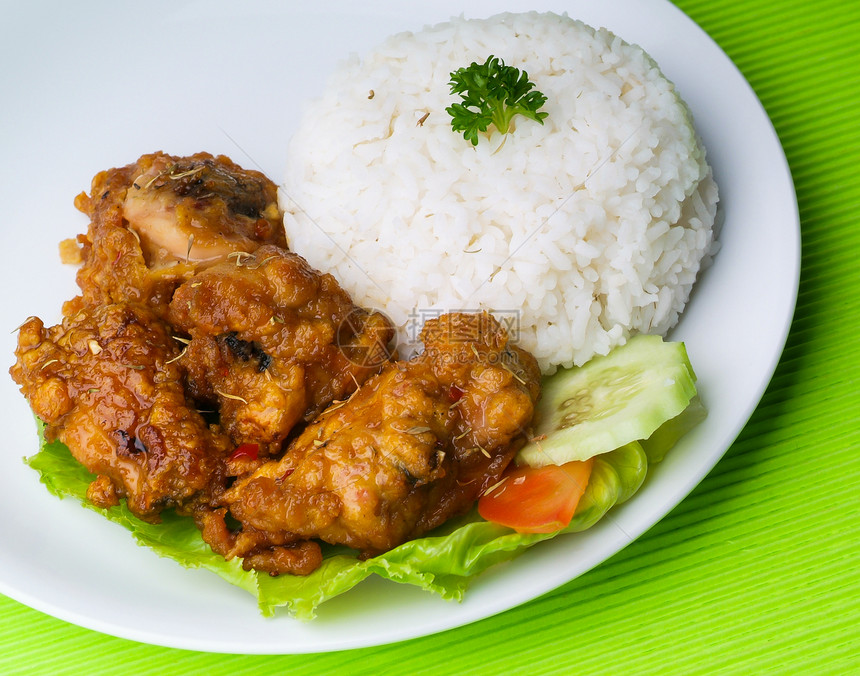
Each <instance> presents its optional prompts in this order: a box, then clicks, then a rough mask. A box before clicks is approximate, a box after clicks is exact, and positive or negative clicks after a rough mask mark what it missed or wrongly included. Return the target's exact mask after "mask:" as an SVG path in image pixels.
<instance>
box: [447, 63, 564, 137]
mask: <svg viewBox="0 0 860 676" xmlns="http://www.w3.org/2000/svg"><path fill="white" fill-rule="evenodd" d="M448 84H449V85H450V87H451V93H452V94H459V95H460V98H461V99H462V102H461V103H454V104H452V105H451V106H449V107H448V108H446V109H445V111H446V112H447V113H448V114H449V115H450V116H451V128H452V129H453V130H454V131H455V132H463V138H464V139H466V140H467V141H471V142H472V145H473V146H476V145H478V133H479V132H486V131H487V129H489V127H490V125H491V124H492V125H494V126H495V127H496V129H498V130H499V131H500V132H501V133H502V134H507V133H508V132H509V129H510V124H511V119H512V118H513V117H514V116H515V115H523V116H525V117H527V118H529V119H530V120H534V121H535V122H538V123H540V124H543V121H544V118H545V117H546V116H547V115H548V113H540V112H538V110H539V109H540V107H541V106H543V104H544V103H546V96H544V95H543V94H542V93H541V92H539V91H532V90H533V89H534V86H535V85H534V83H533V82H530V81H529V75H528V73H526V71H524V70H523V71H520V70H519V69H518V68H514V67H513V66H506V65H505V62H504V61H503V60H502V59H499V58H496V57H495V56H493V55H490V56H489V57H487V60H486V61H485V62H484V63H482V64H479V63H472V65H470V66H468V67H467V68H460V69H459V70H456V71H454V72H452V73H451V81H450V82H449V83H448Z"/></svg>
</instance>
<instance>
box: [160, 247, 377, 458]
mask: <svg viewBox="0 0 860 676" xmlns="http://www.w3.org/2000/svg"><path fill="white" fill-rule="evenodd" d="M168 318H169V320H170V322H171V324H173V326H174V327H175V328H176V329H177V330H179V331H182V332H184V333H186V334H188V335H189V336H190V338H191V340H190V342H189V344H188V347H187V350H186V352H185V354H184V355H183V357H182V359H181V360H180V363H181V364H182V365H183V366H184V368H185V369H186V371H187V374H188V384H189V387H190V389H191V392H192V393H193V395H194V396H195V397H196V398H198V399H201V400H203V401H211V402H214V403H217V406H218V410H219V412H220V415H221V424H222V426H223V427H224V429H225V430H226V431H227V432H229V433H230V435H231V436H232V438H233V441H234V442H235V443H236V444H237V445H238V444H242V443H256V444H259V445H260V447H261V450H262V451H264V452H271V453H274V452H277V451H278V450H280V444H281V442H282V441H283V440H284V439H285V438H286V437H287V435H288V434H289V433H290V431H291V430H292V429H293V427H294V426H295V425H296V424H297V423H299V422H300V421H309V420H312V419H313V418H314V417H316V415H317V414H318V413H319V412H320V411H322V409H323V408H325V407H326V406H327V405H328V404H330V403H331V402H332V401H334V400H338V399H342V398H344V397H346V396H348V395H349V394H350V393H351V392H353V391H354V390H355V389H356V387H358V386H359V384H360V383H362V382H364V381H365V380H367V378H369V377H370V376H371V375H373V374H374V373H376V372H377V371H378V370H379V368H380V366H381V365H382V362H384V361H385V360H386V359H387V357H388V353H387V351H386V346H387V345H388V343H389V341H390V340H391V338H392V336H393V329H392V327H391V324H390V322H389V321H388V320H387V319H386V318H385V317H384V316H382V315H380V314H377V313H373V314H371V313H368V312H365V311H364V310H361V309H360V308H357V307H356V306H355V305H353V303H352V300H351V299H350V297H349V295H348V294H347V293H346V292H345V291H344V290H343V289H341V288H340V286H339V285H338V284H337V282H336V281H335V280H334V278H333V277H332V276H331V275H323V274H320V273H319V272H317V271H316V270H314V269H313V268H311V267H310V266H309V265H308V264H307V263H306V262H305V260H304V259H302V258H301V257H300V256H297V255H296V254H293V253H290V252H288V251H284V250H283V249H280V248H278V247H275V246H263V247H261V248H260V249H258V250H257V251H256V252H255V253H254V254H241V255H236V256H231V260H229V261H227V262H224V263H219V264H217V265H215V266H213V267H211V268H209V269H207V270H204V271H203V272H200V273H199V274H198V275H196V276H195V277H194V278H193V279H191V280H189V281H188V282H186V283H184V284H183V285H182V286H180V287H179V289H178V290H177V291H176V294H175V296H174V298H173V301H172V302H171V304H170V309H169V312H168Z"/></svg>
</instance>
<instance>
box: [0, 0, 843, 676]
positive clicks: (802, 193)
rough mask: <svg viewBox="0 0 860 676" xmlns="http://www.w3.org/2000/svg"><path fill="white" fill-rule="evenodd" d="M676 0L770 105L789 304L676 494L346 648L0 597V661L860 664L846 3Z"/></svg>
mask: <svg viewBox="0 0 860 676" xmlns="http://www.w3.org/2000/svg"><path fill="white" fill-rule="evenodd" d="M677 4H678V5H679V6H680V7H681V8H682V9H683V10H684V11H685V12H687V13H688V14H689V15H690V16H691V17H692V18H693V19H694V20H695V21H696V22H697V23H699V24H700V25H701V26H702V27H703V28H704V29H705V30H706V31H707V32H708V33H709V34H710V35H711V36H712V37H713V38H714V39H715V40H716V41H717V42H718V43H719V44H720V46H721V47H723V49H724V50H725V51H726V52H727V53H728V54H729V56H730V57H731V58H732V60H733V61H734V62H735V63H736V64H737V65H738V66H739V68H740V69H741V71H742V72H743V73H744V75H745V76H746V77H747V79H748V80H749V81H750V83H751V84H752V86H753V88H754V89H755V91H756V93H757V94H758V96H759V98H760V99H761V100H762V103H763V104H764V106H765V108H766V110H767V112H768V114H769V115H770V117H771V119H772V120H773V123H774V126H775V127H776V130H777V132H778V134H779V137H780V139H781V140H782V143H783V145H784V147H785V151H786V155H787V157H788V161H789V164H790V166H791V170H792V172H793V176H794V179H795V184H796V189H797V195H798V201H799V206H800V216H801V221H802V234H803V256H802V273H801V289H800V296H799V301H798V309H797V315H796V318H795V321H794V323H793V326H792V330H791V334H790V336H789V339H788V345H787V348H786V351H785V354H784V355H783V358H782V361H781V362H780V365H779V367H778V369H777V372H776V375H775V377H774V379H773V381H772V383H771V385H770V387H769V388H768V390H767V392H766V394H765V396H764V398H763V400H762V402H761V404H760V406H759V407H758V409H757V410H756V412H755V414H754V415H753V417H752V419H751V421H750V422H749V424H748V425H747V427H746V428H745V429H744V431H743V432H742V434H741V435H740V437H739V438H738V440H737V442H736V443H735V444H734V445H733V446H732V448H731V449H730V450H729V451H728V453H727V455H726V457H725V458H724V459H723V460H722V461H721V462H720V463H719V464H718V465H717V467H716V468H715V469H714V470H713V471H712V472H711V474H710V475H709V476H708V477H707V478H706V479H705V481H703V482H702V484H701V485H700V486H699V487H698V488H696V489H695V490H694V492H693V493H692V494H691V495H690V496H689V497H688V498H687V499H686V500H685V501H684V502H683V503H682V504H681V505H679V506H678V507H677V508H676V509H675V510H674V511H673V512H672V513H671V514H670V515H669V516H668V517H667V518H665V519H664V520H663V521H661V522H660V523H659V524H658V525H657V526H655V527H654V528H653V529H652V530H651V531H649V532H648V533H647V534H645V535H644V536H643V537H641V538H640V539H638V540H637V541H636V542H634V543H633V544H631V545H630V546H629V547H627V548H626V549H624V550H623V551H622V552H620V553H619V554H617V555H616V556H615V557H613V558H612V559H610V560H609V561H607V562H606V563H604V564H603V565H601V566H599V567H598V568H596V569H595V570H593V571H591V572H589V573H587V574H586V575H584V576H582V577H580V578H579V579H577V580H574V581H573V582H570V583H569V584H567V585H565V586H564V587H561V588H560V589H557V590H556V591H554V592H552V593H550V594H547V595H546V596H544V597H543V598H541V599H538V600H536V601H534V602H532V603H529V604H527V605H525V606H523V607H520V608H516V609H514V610H512V611H509V612H507V613H504V614H502V615H500V616H498V617H495V618H490V619H488V620H484V621H482V622H478V623H476V624H474V625H471V626H468V627H464V628H461V629H457V630H452V631H449V632H446V633H443V634H440V635H437V636H431V637H427V638H423V639H417V640H413V641H407V642H404V643H400V644H396V645H393V646H386V647H380V648H369V649H364V650H357V651H351V652H348V653H331V654H325V655H304V656H284V657H248V656H231V655H207V654H202V653H193V652H185V651H179V650H170V649H163V648H158V647H153V646H145V645H139V644H136V643H133V642H130V641H126V640H122V639H116V638H112V637H108V636H103V635H101V634H97V633H95V632H91V631H88V630H85V629H80V628H78V627H73V626H70V625H66V624H65V623H63V622H60V621H58V620H55V619H53V618H50V617H47V616H45V615H42V614H40V613H38V612H36V611H34V610H30V609H29V608H26V607H24V606H22V605H20V604H18V603H16V602H14V601H12V600H10V599H5V598H0V627H2V631H0V673H2V674H10V673H23V674H30V673H45V674H48V673H50V674H60V673H75V674H88V673H117V674H119V673H122V674H125V675H129V676H130V675H131V674H149V673H167V674H174V673H191V672H195V673H225V674H226V673H229V674H236V675H239V674H259V673H291V674H320V673H334V672H343V673H415V674H421V673H427V674H431V673H475V674H479V673H480V674H494V673H517V672H519V673H530V674H537V673H578V674H591V673H611V674H626V673H636V674H644V673H655V674H658V673H659V674H664V673H679V674H681V673H682V674H691V673H707V674H710V673H729V672H733V673H743V674H750V673H762V672H767V671H773V672H776V673H787V674H796V673H834V674H843V673H860V630H858V626H857V622H858V618H860V567H858V553H860V547H858V541H860V509H858V508H860V500H858V495H860V489H858V486H860V458H858V455H860V413H858V411H860V397H858V389H860V347H858V345H860V341H858V338H857V334H858V332H860V272H858V265H857V263H856V260H857V257H858V253H860V234H858V232H860V227H858V215H860V187H858V179H857V178H856V176H857V170H856V166H857V165H858V163H860V132H858V109H860V66H858V64H860V48H859V47H858V43H860V4H858V3H853V2H844V0H840V1H836V0H828V1H826V2H817V3H808V2H794V1H788V2H773V1H772V0H769V1H767V2H765V1H762V0H750V1H745V2H733V1H731V0H707V1H705V0H682V1H679V2H678V3H677ZM763 283H766V280H763Z"/></svg>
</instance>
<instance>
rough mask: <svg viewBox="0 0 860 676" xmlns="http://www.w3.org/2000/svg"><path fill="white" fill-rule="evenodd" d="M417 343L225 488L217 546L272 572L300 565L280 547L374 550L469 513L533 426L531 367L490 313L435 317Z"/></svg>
mask: <svg viewBox="0 0 860 676" xmlns="http://www.w3.org/2000/svg"><path fill="white" fill-rule="evenodd" d="M422 339H423V341H424V344H425V351H424V352H423V353H422V354H421V355H419V356H418V357H417V358H415V359H413V360H411V361H408V362H407V361H399V362H394V363H390V364H388V365H387V366H386V367H385V369H384V370H383V371H382V372H381V373H380V374H379V375H378V376H375V377H374V378H371V379H370V380H368V381H367V382H366V383H364V385H362V387H361V388H360V389H359V390H358V391H356V392H355V394H353V395H352V397H351V398H350V399H349V400H348V401H347V402H345V403H342V404H336V405H334V406H331V407H330V408H329V409H327V410H326V411H324V412H323V413H322V415H321V416H320V417H319V419H318V420H316V421H315V422H313V423H312V424H311V425H309V426H308V427H306V428H305V430H304V431H303V432H302V433H301V435H300V436H299V437H298V438H296V439H295V440H294V441H293V442H292V443H291V444H290V446H289V448H288V450H287V452H286V454H285V455H284V457H283V458H282V459H281V460H278V461H275V460H273V461H269V462H267V463H265V464H263V465H262V466H261V467H260V468H258V469H257V470H256V471H255V472H254V473H253V474H251V475H250V476H248V477H244V478H240V479H239V480H238V481H237V482H236V483H235V484H234V485H233V487H232V488H231V489H229V490H228V491H227V492H226V493H225V495H224V504H225V506H226V507H228V508H229V512H230V514H231V515H232V516H233V517H235V518H236V519H238V521H239V522H240V523H241V524H242V526H243V529H242V531H240V533H239V534H238V535H236V534H230V533H227V531H226V530H224V529H220V530H219V529H217V528H216V527H215V526H214V525H213V526H212V527H211V530H210V535H213V534H215V533H216V532H218V533H220V535H221V536H222V538H221V539H220V540H218V541H217V542H216V544H215V546H216V548H218V549H220V551H222V553H225V555H227V556H236V555H238V556H246V557H249V558H253V560H255V561H256V562H257V563H256V566H255V567H258V568H260V569H263V570H269V571H270V572H273V573H282V572H296V571H295V570H294V569H292V568H291V567H290V565H289V562H288V561H287V562H286V567H285V568H280V567H279V566H280V565H281V564H282V563H284V560H283V552H282V550H284V549H291V548H295V547H296V546H297V545H299V544H301V543H302V542H303V541H305V540H309V539H312V538H313V539H316V538H318V539H320V540H323V541H325V542H329V543H332V544H343V545H347V546H349V547H352V548H355V549H359V550H361V551H362V552H364V553H365V554H366V555H370V554H373V553H376V552H381V551H385V550H387V549H390V548H392V547H395V546H396V545H398V544H400V543H402V542H404V541H405V540H407V539H409V538H413V537H417V536H419V535H421V534H422V533H424V532H426V531H428V530H430V529H432V528H434V527H436V526H438V525H440V524H441V523H443V522H444V521H445V520H447V519H448V518H450V517H452V516H454V515H456V514H460V513H463V512H465V511H467V510H468V509H469V508H470V507H471V506H472V504H473V503H474V501H475V500H476V499H477V497H478V496H479V495H480V494H481V492H482V491H483V490H485V489H486V488H487V487H488V486H489V485H491V484H492V483H494V482H496V481H498V479H499V476H500V475H501V473H502V471H503V470H504V468H505V467H506V465H507V464H508V463H509V462H510V460H511V458H512V457H513V454H514V453H515V452H516V450H517V449H518V447H519V444H520V443H521V442H522V440H523V439H524V438H525V435H526V430H527V428H528V426H529V425H530V423H531V419H532V415H533V412H534V404H535V401H536V400H537V398H538V395H539V378H540V372H539V369H538V366H537V363H536V362H535V360H534V358H533V357H531V355H529V354H528V353H526V352H523V351H521V350H518V349H517V348H515V347H512V346H509V345H508V344H507V336H506V334H505V331H504V329H502V327H501V326H499V324H498V323H497V322H496V321H495V320H494V319H492V317H490V316H489V315H486V314H474V315H466V314H453V315H445V316H443V317H441V318H439V319H436V320H432V321H431V322H428V324H427V325H426V326H425V329H424V331H423V333H422ZM222 514H223V513H222ZM204 533H205V531H204ZM230 538H232V540H231V539H230ZM302 546H304V545H302Z"/></svg>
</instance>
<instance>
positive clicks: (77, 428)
mask: <svg viewBox="0 0 860 676" xmlns="http://www.w3.org/2000/svg"><path fill="white" fill-rule="evenodd" d="M178 355H179V347H178V343H177V341H176V340H174V338H173V337H172V335H171V331H170V328H169V327H168V326H167V325H166V324H165V323H164V322H163V321H161V320H159V319H158V318H157V317H156V316H155V315H154V314H153V313H152V312H151V311H150V310H149V309H147V308H146V307H144V306H140V305H132V304H112V305H104V306H101V307H98V308H91V309H86V310H82V311H81V312H79V313H78V314H76V315H74V316H72V317H67V318H65V319H64V320H63V322H62V324H60V325H57V326H54V327H51V328H45V326H44V324H43V323H42V321H41V320H40V319H38V318H36V317H31V318H30V319H28V320H27V321H26V322H25V323H24V324H23V325H22V326H21V328H20V330H19V333H18V347H17V350H16V356H17V361H16V363H15V364H14V365H13V366H12V368H11V369H10V373H11V375H12V378H13V379H14V380H15V382H17V383H18V384H19V385H20V386H21V392H22V393H23V394H24V396H25V397H26V398H27V399H28V400H29V402H30V405H31V406H32V408H33V411H34V412H35V413H36V415H37V416H38V417H39V418H40V419H41V420H42V421H43V422H44V423H45V425H46V437H47V438H48V439H49V440H50V439H59V440H60V441H61V442H63V443H64V444H65V445H66V446H68V448H69V450H70V451H71V453H72V455H73V456H74V457H75V458H76V459H77V460H78V461H79V462H81V463H82V464H83V465H84V466H85V467H86V468H87V469H88V470H89V471H90V472H92V473H94V474H96V475H98V476H97V478H96V480H95V481H94V482H93V483H92V485H91V486H90V489H89V491H88V497H89V498H90V500H91V501H92V502H94V503H95V504H97V505H99V506H102V507H109V506H111V505H114V504H116V503H117V501H118V499H119V498H121V497H125V498H126V499H127V503H128V506H129V509H130V510H131V511H132V512H133V513H134V514H136V515H137V516H139V517H141V518H143V519H147V520H155V519H157V515H158V513H159V511H161V510H162V509H163V508H166V507H176V508H179V509H180V510H182V509H183V508H184V507H185V506H186V505H188V504H189V503H190V501H192V500H193V499H197V498H198V497H200V496H201V495H203V494H204V493H206V492H207V491H208V488H209V485H210V482H211V480H212V477H213V474H214V473H215V472H216V471H217V469H218V467H219V464H220V460H219V459H220V458H222V457H223V456H224V455H226V453H227V452H228V451H229V449H230V444H229V440H228V439H227V438H226V436H225V435H223V434H221V433H219V432H218V431H217V430H213V429H210V428H209V427H208V426H207V425H206V423H205V422H204V420H203V418H202V417H201V415H200V414H199V413H198V412H197V411H196V410H195V409H194V407H193V406H192V405H190V404H189V402H188V401H187V400H186V396H185V390H184V387H183V384H182V372H181V369H180V368H179V366H178V365H177V364H176V359H177V357H178Z"/></svg>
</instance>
